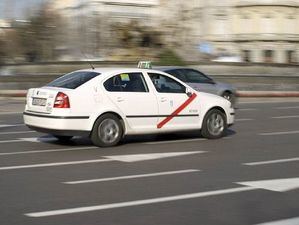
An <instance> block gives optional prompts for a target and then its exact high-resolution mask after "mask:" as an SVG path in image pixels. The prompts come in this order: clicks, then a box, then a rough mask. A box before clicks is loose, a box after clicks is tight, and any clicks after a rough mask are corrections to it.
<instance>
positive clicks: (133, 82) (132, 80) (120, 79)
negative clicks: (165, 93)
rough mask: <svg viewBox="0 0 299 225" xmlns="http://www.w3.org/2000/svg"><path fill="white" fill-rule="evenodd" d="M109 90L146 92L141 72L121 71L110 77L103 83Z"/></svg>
mask: <svg viewBox="0 0 299 225" xmlns="http://www.w3.org/2000/svg"><path fill="white" fill-rule="evenodd" d="M104 87H105V89H106V90H107V91H110V92H148V88H147V86H146V83H145V80H144V78H143V75H142V73H123V74H119V75H116V76H114V77H111V78H110V79H108V80H107V81H105V83H104Z"/></svg>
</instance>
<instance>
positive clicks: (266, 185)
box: [25, 177, 299, 217]
mask: <svg viewBox="0 0 299 225" xmlns="http://www.w3.org/2000/svg"><path fill="white" fill-rule="evenodd" d="M242 185H249V187H248V186H246V187H238V188H229V189H222V190H215V191H206V192H197V193H189V194H182V195H174V196H166V197H159V198H150V199H143V200H135V201H128V202H118V203H111V204H104V205H94V206H85V207H76V208H69V209H58V210H51V211H44V212H33V213H26V214H25V216H28V217H47V216H57V215H66V214H73V213H81V212H90V211H99V210H106V209H115V208H123V207H131V206H139V205H149V204H156V203H162V202H171V201H178V200H186V199H194V198H202V197H208V196H216V195H223V194H231V193H237V192H244V191H252V190H257V189H261V188H262V189H266V190H269V191H279V192H284V191H289V190H293V189H296V188H299V177H295V178H288V179H276V180H265V181H250V182H242ZM277 186H279V188H276V187H277Z"/></svg>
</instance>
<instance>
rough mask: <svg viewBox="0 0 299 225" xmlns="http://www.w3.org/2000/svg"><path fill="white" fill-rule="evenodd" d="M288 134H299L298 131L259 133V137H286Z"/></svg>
mask: <svg viewBox="0 0 299 225" xmlns="http://www.w3.org/2000/svg"><path fill="white" fill-rule="evenodd" d="M288 134H299V130H293V131H279V132H269V133H259V135H262V136H272V135H288Z"/></svg>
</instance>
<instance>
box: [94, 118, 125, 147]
mask: <svg viewBox="0 0 299 225" xmlns="http://www.w3.org/2000/svg"><path fill="white" fill-rule="evenodd" d="M122 136H123V127H122V124H121V122H120V120H119V118H118V117H117V116H115V115H113V114H110V113H109V114H104V115H103V116H101V117H100V118H98V119H97V121H96V122H95V124H94V127H93V129H92V132H91V140H92V142H93V144H94V145H96V146H99V147H110V146H115V145H117V144H118V143H119V142H120V140H121V139H122Z"/></svg>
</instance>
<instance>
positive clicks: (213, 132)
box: [201, 109, 227, 139]
mask: <svg viewBox="0 0 299 225" xmlns="http://www.w3.org/2000/svg"><path fill="white" fill-rule="evenodd" d="M226 129H227V122H226V116H225V114H224V113H223V112H221V111H220V110H219V109H211V110H210V111H209V112H208V113H207V114H206V116H205V118H204V120H203V124H202V129H201V134H202V136H203V137H205V138H209V139H217V138H221V137H223V136H224V134H225V132H226Z"/></svg>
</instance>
